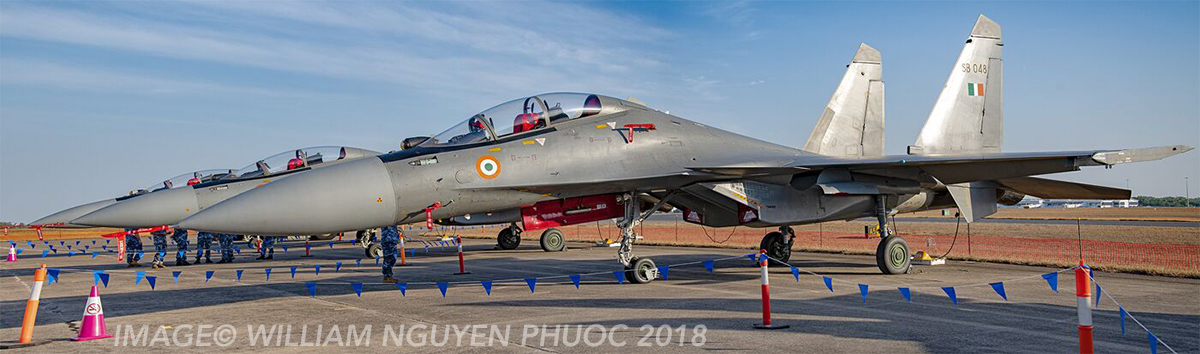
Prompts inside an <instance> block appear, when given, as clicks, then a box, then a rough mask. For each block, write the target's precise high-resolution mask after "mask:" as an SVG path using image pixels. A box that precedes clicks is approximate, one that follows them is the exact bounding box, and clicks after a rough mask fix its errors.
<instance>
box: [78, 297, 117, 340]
mask: <svg viewBox="0 0 1200 354" xmlns="http://www.w3.org/2000/svg"><path fill="white" fill-rule="evenodd" d="M110 337H112V335H111V334H108V331H107V330H105V329H104V306H102V305H100V290H98V289H96V286H95V285H92V293H91V294H90V295H88V301H87V306H85V307H84V308H83V325H82V326H80V327H79V337H75V339H74V340H76V341H85V340H96V339H104V338H110Z"/></svg>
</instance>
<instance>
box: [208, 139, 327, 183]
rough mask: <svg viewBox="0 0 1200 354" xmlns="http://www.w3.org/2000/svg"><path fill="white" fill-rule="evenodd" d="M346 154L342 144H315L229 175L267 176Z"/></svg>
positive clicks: (283, 153) (258, 162)
mask: <svg viewBox="0 0 1200 354" xmlns="http://www.w3.org/2000/svg"><path fill="white" fill-rule="evenodd" d="M346 155H347V152H346V147H344V146H315V147H307V148H301V149H296V150H288V151H284V152H281V153H278V154H275V155H271V156H270V157H267V158H265V159H262V160H258V161H257V162H255V163H252V164H250V165H249V166H246V167H243V168H241V169H239V170H237V171H236V172H234V175H233V176H231V177H237V178H247V177H259V176H267V175H272V174H276V173H280V172H284V171H290V170H295V169H300V168H304V167H311V166H315V165H319V164H322V163H326V162H330V161H336V160H341V159H345V158H346V157H347V156H346Z"/></svg>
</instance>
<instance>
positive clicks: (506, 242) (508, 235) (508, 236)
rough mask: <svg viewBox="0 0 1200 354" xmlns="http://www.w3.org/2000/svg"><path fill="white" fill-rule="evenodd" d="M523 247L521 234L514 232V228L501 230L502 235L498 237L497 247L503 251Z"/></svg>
mask: <svg viewBox="0 0 1200 354" xmlns="http://www.w3.org/2000/svg"><path fill="white" fill-rule="evenodd" d="M520 245H521V233H520V232H513V229H512V228H507V227H506V228H503V229H500V233H499V234H497V235H496V246H498V247H500V249H502V250H515V249H517V246H520Z"/></svg>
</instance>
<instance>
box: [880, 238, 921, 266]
mask: <svg viewBox="0 0 1200 354" xmlns="http://www.w3.org/2000/svg"><path fill="white" fill-rule="evenodd" d="M875 262H876V263H877V264H878V265H879V270H881V271H883V274H905V273H908V271H909V269H910V268H912V255H911V254H910V253H909V251H908V242H907V241H904V238H902V237H899V236H888V237H885V238H884V239H882V240H879V247H876V248H875Z"/></svg>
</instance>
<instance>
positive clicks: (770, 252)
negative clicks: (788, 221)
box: [758, 231, 792, 264]
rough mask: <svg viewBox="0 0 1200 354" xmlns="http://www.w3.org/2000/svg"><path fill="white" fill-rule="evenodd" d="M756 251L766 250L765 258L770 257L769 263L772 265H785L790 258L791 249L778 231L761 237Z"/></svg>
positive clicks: (785, 238)
mask: <svg viewBox="0 0 1200 354" xmlns="http://www.w3.org/2000/svg"><path fill="white" fill-rule="evenodd" d="M758 249H760V250H766V251H767V256H770V257H771V263H774V264H786V263H787V261H788V260H790V259H791V258H792V249H791V247H789V246H788V242H787V237H785V236H783V234H782V233H780V232H778V231H775V232H771V233H768V234H767V235H766V236H763V238H762V242H760V243H759V244H758ZM776 260H778V261H776Z"/></svg>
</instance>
